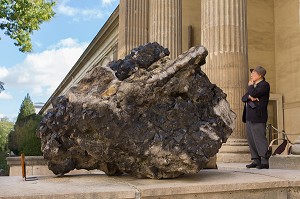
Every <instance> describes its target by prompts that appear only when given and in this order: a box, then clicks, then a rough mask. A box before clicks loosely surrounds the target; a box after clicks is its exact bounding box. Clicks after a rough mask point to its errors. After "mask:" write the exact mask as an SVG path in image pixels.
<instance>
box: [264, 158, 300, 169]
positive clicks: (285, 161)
mask: <svg viewBox="0 0 300 199" xmlns="http://www.w3.org/2000/svg"><path fill="white" fill-rule="evenodd" d="M269 164H270V168H271V169H295V170H300V155H275V156H271V157H270V160H269Z"/></svg>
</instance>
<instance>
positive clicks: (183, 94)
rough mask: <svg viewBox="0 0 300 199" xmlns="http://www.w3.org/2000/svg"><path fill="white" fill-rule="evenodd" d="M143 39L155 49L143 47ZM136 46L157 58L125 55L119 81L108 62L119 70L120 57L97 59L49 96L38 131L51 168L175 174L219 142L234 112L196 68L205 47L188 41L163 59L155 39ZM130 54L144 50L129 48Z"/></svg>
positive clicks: (201, 162)
mask: <svg viewBox="0 0 300 199" xmlns="http://www.w3.org/2000/svg"><path fill="white" fill-rule="evenodd" d="M149 46H150V47H151V48H154V49H155V50H153V49H152V50H150V51H148V50H149V49H148V50H147V49H146V50H145V49H144V48H149ZM139 49H140V50H141V49H142V51H141V52H150V54H151V53H153V52H155V53H154V54H155V55H158V56H157V57H158V58H159V60H158V61H156V62H155V63H153V61H150V62H148V63H150V64H151V63H153V64H152V65H150V66H149V65H139V64H138V63H139V62H138V61H134V60H132V61H131V62H133V63H134V64H135V66H134V67H129V68H131V69H132V68H134V70H129V71H130V72H129V73H127V74H126V75H124V76H122V78H120V79H122V80H123V81H120V80H119V79H117V78H116V76H115V72H114V71H112V70H111V68H112V69H114V70H115V71H117V73H118V66H119V69H120V68H122V67H120V65H118V64H117V66H116V65H115V64H116V63H111V64H109V66H108V67H96V68H95V69H94V70H93V71H91V72H90V73H88V74H87V75H86V76H85V78H83V79H82V80H81V81H80V82H79V83H78V85H76V86H74V87H72V88H71V89H70V91H69V92H68V93H67V94H66V95H65V96H60V97H59V98H57V99H56V100H55V101H53V109H51V110H50V111H49V112H48V113H47V114H46V115H45V117H44V118H43V120H42V122H41V125H40V128H39V134H40V137H41V139H42V151H43V153H44V157H45V158H46V159H47V160H48V167H49V169H50V170H52V171H53V172H54V173H55V174H64V173H67V172H69V171H71V170H73V169H88V170H91V169H99V170H102V171H104V172H105V173H106V174H108V175H120V174H122V173H128V174H130V175H132V176H135V177H137V178H156V179H160V178H175V177H178V176H180V175H182V174H185V173H197V172H199V170H200V169H202V168H203V167H204V166H205V165H206V163H207V162H208V160H209V158H210V157H212V156H214V155H215V154H216V153H217V152H218V150H219V148H220V147H221V145H222V143H224V142H226V140H227V138H228V137H229V135H230V134H231V133H232V131H233V129H234V120H235V117H236V116H235V114H234V113H233V112H232V111H231V110H230V107H229V104H228V102H227V101H226V94H224V93H223V91H222V90H221V89H220V88H218V87H217V86H216V85H214V84H212V83H211V82H210V81H209V79H208V78H207V76H206V75H205V73H204V72H203V71H202V70H201V68H200V65H203V64H204V63H205V57H206V56H207V50H206V49H205V48H204V47H203V46H197V47H193V48H191V49H190V50H188V51H187V52H185V53H183V54H182V55H180V56H179V57H178V58H177V59H175V60H170V59H168V58H167V57H165V58H163V57H164V55H167V54H168V53H166V52H167V51H166V49H164V48H163V47H161V46H159V45H158V44H157V43H152V44H147V45H145V46H142V47H139ZM143 49H144V50H143ZM131 55H133V56H131V57H132V58H133V59H134V57H139V59H140V58H143V56H146V55H143V56H139V51H136V50H135V51H134V52H131ZM159 55H160V56H159ZM149 56H150V57H151V56H153V54H152V55H149ZM146 57H147V56H146ZM147 59H149V58H147ZM150 60H155V59H154V58H153V59H152V58H151V59H150ZM123 63H124V60H123ZM114 66H116V67H114ZM121 71H122V70H121ZM121 73H122V72H121ZM121 73H120V74H121ZM122 74H125V73H122ZM119 77H120V76H119Z"/></svg>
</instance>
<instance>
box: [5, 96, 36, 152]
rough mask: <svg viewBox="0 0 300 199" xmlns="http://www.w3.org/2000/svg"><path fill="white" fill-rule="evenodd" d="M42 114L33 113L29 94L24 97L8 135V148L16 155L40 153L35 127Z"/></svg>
mask: <svg viewBox="0 0 300 199" xmlns="http://www.w3.org/2000/svg"><path fill="white" fill-rule="evenodd" d="M41 119H42V116H40V115H36V114H35V109H34V105H33V103H32V101H31V99H30V96H29V94H27V95H26V97H25V98H24V100H23V102H22V104H21V107H20V112H19V115H18V117H17V121H16V123H15V125H14V129H13V130H12V131H11V132H10V134H9V136H8V148H9V149H10V150H11V151H13V152H14V154H16V155H20V154H21V153H24V154H25V155H41V154H42V152H41V140H40V138H38V136H37V135H36V129H37V128H38V125H39V123H40V121H41Z"/></svg>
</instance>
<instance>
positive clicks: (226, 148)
mask: <svg viewBox="0 0 300 199" xmlns="http://www.w3.org/2000/svg"><path fill="white" fill-rule="evenodd" d="M250 161H251V155H250V151H249V146H248V143H247V140H246V139H228V140H227V142H226V143H224V144H223V145H222V147H221V149H220V151H219V153H218V154H217V162H250Z"/></svg>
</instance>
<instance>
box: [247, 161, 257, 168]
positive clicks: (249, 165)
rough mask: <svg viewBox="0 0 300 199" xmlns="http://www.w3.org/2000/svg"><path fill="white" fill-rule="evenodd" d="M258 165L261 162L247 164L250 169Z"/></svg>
mask: <svg viewBox="0 0 300 199" xmlns="http://www.w3.org/2000/svg"><path fill="white" fill-rule="evenodd" d="M258 166H260V164H257V163H255V162H252V163H251V164H247V165H246V167H247V168H248V169H250V168H257V167H258Z"/></svg>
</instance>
